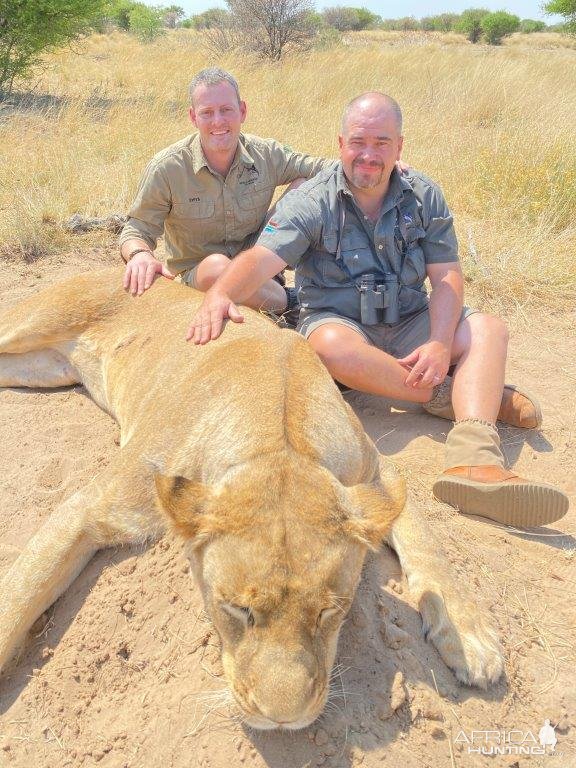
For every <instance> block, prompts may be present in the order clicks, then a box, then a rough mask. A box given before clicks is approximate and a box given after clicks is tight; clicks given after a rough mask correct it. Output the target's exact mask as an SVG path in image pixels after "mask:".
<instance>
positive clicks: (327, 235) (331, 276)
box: [315, 230, 350, 287]
mask: <svg viewBox="0 0 576 768" xmlns="http://www.w3.org/2000/svg"><path fill="white" fill-rule="evenodd" d="M337 248H338V233H337V232H335V231H332V230H329V231H327V232H324V233H323V235H322V246H321V248H319V249H318V250H317V251H316V254H315V260H317V263H316V266H317V271H318V272H319V273H320V280H321V284H322V285H325V286H327V287H331V286H334V285H338V286H340V285H342V284H345V283H347V282H350V279H349V278H348V276H347V275H346V273H345V272H343V271H342V269H341V268H340V266H339V264H338V262H337V261H336V250H337Z"/></svg>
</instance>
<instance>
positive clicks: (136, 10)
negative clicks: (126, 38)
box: [128, 3, 164, 43]
mask: <svg viewBox="0 0 576 768" xmlns="http://www.w3.org/2000/svg"><path fill="white" fill-rule="evenodd" d="M128 21H129V31H130V33H131V34H133V35H136V37H137V38H138V39H139V40H141V41H142V42H144V43H149V42H151V41H152V40H155V39H156V38H157V37H158V36H159V35H161V34H162V33H163V31H164V12H163V10H162V9H161V8H151V7H150V6H148V5H144V4H143V3H134V4H133V6H132V8H131V9H130V11H129V12H128Z"/></svg>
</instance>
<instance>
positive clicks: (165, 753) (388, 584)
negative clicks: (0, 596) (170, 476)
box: [0, 249, 576, 768]
mask: <svg viewBox="0 0 576 768" xmlns="http://www.w3.org/2000/svg"><path fill="white" fill-rule="evenodd" d="M115 258H116V257H115V256H113V255H112V253H107V252H106V251H105V250H100V251H99V250H94V249H92V250H88V251H84V252H82V253H81V252H78V253H76V254H68V255H66V257H51V258H49V259H45V260H42V261H40V262H37V263H36V264H32V265H24V264H22V263H16V262H3V263H2V269H1V274H0V293H1V296H2V302H3V303H4V304H8V303H12V302H14V301H16V300H18V299H19V298H21V297H23V296H25V295H27V294H29V293H30V292H33V291H35V290H38V289H39V288H41V287H45V286H47V285H50V284H51V283H53V282H54V281H56V280H57V279H59V278H61V277H65V276H68V275H70V274H73V273H76V272H80V271H83V270H86V269H95V268H99V267H102V266H104V265H106V264H109V263H112V261H113V260H114V259H115ZM529 327H532V328H533V329H534V332H532V333H528V332H527V331H526V330H525V329H526V328H529ZM520 328H523V329H524V330H519V329H520ZM573 329H574V317H573V316H572V317H569V316H566V315H557V316H548V317H541V316H539V317H534V318H530V317H528V318H526V323H517V329H516V330H513V334H512V353H511V359H510V364H509V375H508V379H509V380H510V381H513V382H516V383H522V384H523V385H524V386H526V387H528V388H529V389H531V390H532V391H533V392H534V393H535V394H537V395H538V396H539V397H540V398H541V400H542V403H543V410H544V415H545V426H544V429H543V431H542V432H541V433H524V432H521V431H520V430H514V429H511V428H504V429H502V439H503V444H504V448H505V451H506V455H507V458H508V460H509V462H510V464H511V465H512V466H514V468H515V469H516V470H517V471H519V472H521V473H525V474H526V475H529V476H533V477H538V478H541V479H546V480H548V481H550V482H555V483H557V484H558V485H560V486H561V487H562V488H563V489H564V490H565V491H567V492H568V493H569V494H570V496H571V500H572V508H571V511H570V513H569V514H568V516H567V517H566V518H565V519H564V520H562V521H561V522H559V523H558V524H557V525H556V526H555V527H553V528H547V529H540V530H537V531H531V532H529V533H527V534H520V533H515V532H513V531H509V530H505V529H501V528H498V527H496V526H494V525H490V524H487V523H485V522H482V521H480V520H471V519H467V518H465V517H463V516H460V515H458V514H457V513H456V512H454V511H453V510H451V509H449V508H447V507H445V506H443V505H441V504H439V503H437V502H435V501H434V500H433V499H432V498H431V495H430V488H431V485H432V480H433V477H434V475H435V474H436V473H437V472H438V471H439V469H440V467H441V464H442V444H443V442H444V438H445V433H446V430H447V428H448V427H449V425H448V423H447V422H444V421H442V420H440V419H436V418H433V417H431V416H427V415H424V414H422V413H420V412H416V411H412V412H404V411H402V410H397V409H394V408H392V407H391V405H390V404H389V403H386V402H384V401H382V400H378V399H377V398H373V397H368V396H365V395H360V394H357V393H356V394H350V395H347V398H348V400H349V402H350V403H351V404H352V406H353V408H354V409H355V411H356V413H357V414H358V416H359V417H360V418H361V420H362V422H363V424H364V426H365V428H366V430H367V432H368V433H369V434H370V435H371V436H372V437H373V438H374V439H375V440H377V441H378V446H379V448H380V450H381V451H382V452H383V453H385V454H387V455H389V456H391V457H393V460H394V461H395V462H396V463H397V464H398V465H399V466H400V467H402V469H403V471H404V473H405V474H406V476H407V478H408V481H409V485H410V488H411V493H412V494H413V495H414V496H415V498H416V500H417V503H418V504H419V506H420V507H421V509H423V510H424V511H425V513H426V514H427V516H428V518H429V519H430V521H431V523H432V525H433V526H434V528H435V530H436V532H437V533H438V535H439V536H440V537H441V538H442V539H443V541H444V544H445V548H446V553H447V557H448V559H449V560H450V562H451V563H452V565H453V566H454V567H455V569H456V571H457V573H458V577H459V578H460V579H462V580H463V581H464V582H466V583H468V584H470V585H471V586H472V588H473V590H474V592H475V593H476V594H477V597H478V600H479V601H483V602H485V603H486V604H487V605H488V606H489V607H490V610H491V611H492V613H493V615H494V618H495V620H496V622H497V624H498V626H499V628H500V635H501V638H502V642H503V645H504V648H505V654H506V675H505V678H504V679H503V680H502V681H501V682H500V683H499V684H498V685H496V686H495V687H494V688H492V689H491V690H490V691H488V692H487V693H482V692H479V691H477V690H471V689H467V688H465V687H463V686H461V685H460V684H458V683H457V682H456V680H455V679H454V677H453V676H452V674H451V673H450V672H449V671H448V669H447V668H446V667H445V665H444V664H443V663H442V661H441V659H440V658H439V656H438V655H437V653H436V652H435V650H434V648H433V647H432V646H431V645H429V644H428V643H426V642H425V641H424V639H423V638H422V637H421V632H420V619H419V615H418V613H417V611H416V609H415V606H414V604H413V601H412V599H411V596H410V594H409V591H408V589H407V586H406V584H405V582H404V581H403V579H402V576H401V574H400V571H399V566H398V562H397V560H396V558H395V556H394V555H393V554H392V553H391V552H389V551H388V550H387V549H384V550H383V551H382V553H381V554H378V555H377V556H376V555H375V556H373V557H371V558H369V560H368V562H367V566H366V569H365V574H364V578H363V581H362V583H361V587H360V589H359V592H358V595H357V599H356V601H355V603H354V606H353V608H352V611H351V614H350V617H349V619H348V621H347V622H346V624H345V626H344V629H343V632H342V635H341V639H340V644H339V652H338V663H339V664H340V665H341V670H342V671H341V674H340V676H339V679H338V680H337V688H338V689H339V691H340V697H339V698H337V699H336V700H335V704H336V706H335V707H334V708H333V709H331V710H330V711H328V712H327V713H325V714H324V715H323V716H322V718H321V719H320V720H319V721H317V722H316V723H315V724H313V725H312V726H311V727H309V728H308V729H306V730H304V731H301V732H298V733H289V734H279V733H274V732H267V733H257V732H251V731H249V730H245V729H243V727H242V726H241V725H239V724H237V723H235V722H233V721H230V720H229V719H228V718H227V717H226V715H225V712H223V711H221V710H219V709H218V699H217V696H216V697H212V698H210V697H209V696H208V697H207V696H206V695H205V694H209V693H210V692H217V691H219V690H221V689H222V688H223V685H224V683H223V680H222V677H221V670H220V666H219V652H218V642H217V638H216V637H215V635H214V633H213V631H212V630H211V627H210V624H209V623H208V621H207V619H206V616H205V615H204V614H203V611H202V603H201V599H200V596H199V593H198V591H197V590H196V588H195V586H194V584H193V582H192V580H191V578H190V575H189V572H188V565H187V562H186V560H185V559H184V557H183V555H182V548H181V545H180V543H179V541H178V540H176V539H175V538H172V537H170V536H168V537H166V538H165V539H163V540H162V541H160V542H159V543H157V544H156V545H155V546H153V547H151V548H149V549H148V550H146V551H137V550H136V549H124V550H116V551H106V552H102V553H100V554H99V555H98V556H97V557H96V558H94V560H93V561H92V562H91V563H90V564H89V566H88V567H87V568H86V570H85V571H84V572H83V573H82V574H81V576H80V577H79V578H78V579H77V580H76V582H75V583H74V584H73V585H72V587H71V588H70V589H69V590H68V592H67V593H66V594H65V595H64V596H63V597H62V598H61V599H60V600H59V601H58V602H57V603H56V605H55V606H54V607H53V608H52V609H51V610H50V611H49V612H48V613H47V614H46V615H45V616H44V617H43V618H42V619H41V620H40V621H39V622H37V624H36V626H35V627H34V629H33V632H32V633H31V636H30V642H29V644H28V646H27V648H26V650H25V651H24V653H23V654H22V655H21V657H20V659H19V660H18V661H17V663H15V664H13V665H11V666H10V667H9V668H8V669H7V671H6V673H5V674H4V675H3V678H2V680H1V682H0V766H2V768H4V766H10V767H11V768H31V766H34V767H35V768H56V767H57V766H58V767H59V768H60V767H61V766H65V767H68V766H85V767H86V768H87V767H88V766H94V765H96V764H98V765H99V766H102V768H139V767H140V766H142V767H143V768H153V767H154V768H155V767H156V766H163V767H164V768H232V766H245V767H246V768H261V767H263V766H270V768H303V767H304V766H320V765H325V766H327V767H329V768H331V767H332V766H339V767H340V766H341V767H342V768H351V767H352V766H360V765H363V766H370V767H372V766H380V765H389V766H402V767H403V768H444V767H445V766H446V768H454V767H455V766H456V767H457V768H466V767H467V766H498V768H499V767H500V766H511V767H512V766H513V767H514V768H526V766H531V767H532V768H536V767H538V768H540V766H545V767H546V766H550V768H554V766H556V767H557V768H573V767H574V766H576V653H575V640H574V630H575V628H576V610H575V609H574V595H575V591H576V538H575V534H576V512H575V509H576V504H575V502H576V472H575V468H576V460H575V459H574V448H575V446H576V438H575V432H576V416H575V411H576V408H575V398H574V394H573V392H574V386H575V382H576V364H575V354H574V353H575V352H576V349H575V341H574V340H575V335H574V330H573ZM0 428H1V439H0V466H1V468H2V488H1V495H0V502H1V503H0V570H2V569H4V568H5V567H6V566H7V565H8V564H9V563H10V562H12V560H13V559H14V558H15V557H16V556H17V553H18V551H19V549H20V548H21V547H22V546H23V545H24V544H25V543H26V541H27V539H28V538H29V536H30V535H31V534H32V533H33V532H34V531H35V530H36V529H37V528H38V527H39V526H40V525H41V524H42V522H43V521H44V520H45V519H46V518H47V516H48V515H49V514H50V513H51V511H52V510H53V509H55V508H56V507H57V506H58V504H59V503H60V502H61V501H62V500H63V499H65V498H66V497H67V496H69V495H70V494H71V493H72V492H73V491H75V490H76V489H77V488H79V487H81V486H82V485H83V484H84V483H86V482H87V481H88V480H89V479H90V478H92V477H93V476H94V474H96V473H99V472H105V471H106V467H107V466H108V465H109V464H110V463H111V462H113V461H114V459H115V455H116V452H117V450H118V448H117V443H118V429H117V427H116V425H115V424H114V422H113V421H112V420H111V419H110V418H109V417H108V416H107V415H106V414H104V413H103V412H102V411H100V410H99V409H98V408H97V407H96V405H94V403H93V402H92V401H91V400H90V399H89V398H88V397H87V395H86V393H85V391H84V390H83V389H82V387H73V388H68V389H64V390H46V391H40V390H33V391H27V390H23V389H6V390H2V391H1V392H0ZM545 718H549V719H550V720H551V722H552V725H555V726H556V736H557V739H558V743H557V745H556V754H555V755H546V756H538V755H535V754H532V755H530V756H526V755H520V756H515V755H509V756H503V755H498V756H496V757H491V758H490V757H486V756H483V755H479V754H476V753H471V754H469V751H468V749H469V748H468V744H467V743H466V741H465V740H466V739H467V738H468V739H471V737H472V734H471V732H472V731H476V732H477V733H476V737H475V741H476V747H478V746H480V742H481V741H482V739H483V738H485V737H484V736H483V733H480V735H478V732H484V731H502V730H504V731H505V733H504V734H501V735H500V736H499V737H498V735H497V734H492V735H491V736H490V737H486V738H489V740H490V742H491V743H492V744H495V743H496V740H497V739H498V738H499V739H500V741H501V742H502V741H503V740H505V739H506V738H508V739H509V740H510V741H512V742H514V743H516V744H517V743H518V742H522V743H523V745H524V748H525V749H527V748H528V747H533V746H534V742H533V741H532V740H531V734H534V736H535V737H536V740H537V738H538V732H539V730H540V728H541V727H542V726H543V724H544V720H545ZM511 731H512V732H513V733H510V732H511Z"/></svg>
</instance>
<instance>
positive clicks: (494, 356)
mask: <svg viewBox="0 0 576 768" xmlns="http://www.w3.org/2000/svg"><path fill="white" fill-rule="evenodd" d="M507 348H508V331H507V329H506V325H505V324H504V323H503V322H502V320H500V319H499V318H497V317H492V316H491V315H484V314H474V315H470V317H468V318H466V319H465V320H462V321H461V322H460V324H459V325H458V328H457V329H456V333H455V335H454V343H453V345H452V360H453V361H454V362H456V370H455V371H454V383H453V385H452V405H453V407H454V414H455V416H456V420H457V421H461V420H463V419H480V420H482V421H488V422H491V423H495V422H496V418H497V416H498V411H499V408H500V403H501V401H502V391H503V389H504V371H505V368H506V352H507Z"/></svg>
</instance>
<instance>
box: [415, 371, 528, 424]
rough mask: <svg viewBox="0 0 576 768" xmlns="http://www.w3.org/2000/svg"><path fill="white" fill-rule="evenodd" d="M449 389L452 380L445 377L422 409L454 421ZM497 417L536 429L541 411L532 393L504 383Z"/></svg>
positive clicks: (507, 422)
mask: <svg viewBox="0 0 576 768" xmlns="http://www.w3.org/2000/svg"><path fill="white" fill-rule="evenodd" d="M451 391H452V380H451V379H449V378H448V377H446V379H445V380H444V381H443V382H442V384H440V386H439V387H437V388H436V390H435V394H434V397H433V398H432V400H430V402H428V403H424V405H423V407H424V410H425V411H427V412H428V413H430V414H432V416H439V417H440V418H441V419H449V420H450V421H455V418H456V417H455V416H454V409H453V408H452V398H451ZM497 419H498V421H501V422H502V423H503V424H509V425H510V426H511V427H522V429H538V428H539V427H540V426H541V425H542V411H541V409H540V405H539V403H538V401H537V400H536V398H534V397H532V395H529V394H528V393H527V392H525V391H523V390H521V389H520V388H519V387H515V386H513V385H512V384H505V385H504V392H503V393H502V402H501V403H500V410H499V411H498V416H497Z"/></svg>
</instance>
